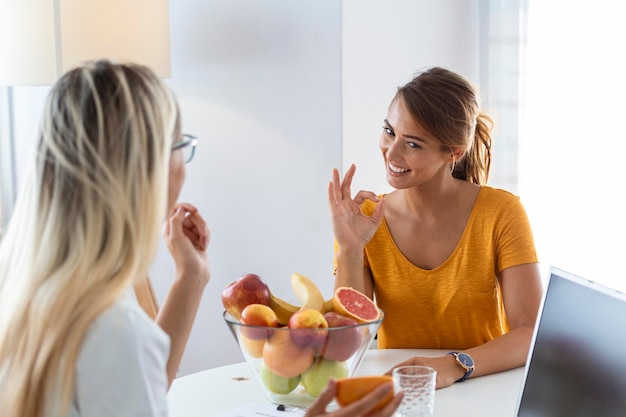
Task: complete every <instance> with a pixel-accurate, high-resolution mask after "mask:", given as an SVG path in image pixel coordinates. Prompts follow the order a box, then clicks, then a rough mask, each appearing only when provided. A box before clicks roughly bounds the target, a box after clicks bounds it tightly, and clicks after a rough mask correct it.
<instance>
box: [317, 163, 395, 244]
mask: <svg viewBox="0 0 626 417" xmlns="http://www.w3.org/2000/svg"><path fill="white" fill-rule="evenodd" d="M355 171H356V165H354V164H352V165H351V166H350V168H349V169H348V171H347V172H346V175H345V176H344V178H343V181H341V182H340V181H339V171H338V170H337V169H333V179H332V181H330V183H329V184H328V205H329V206H330V214H331V221H332V225H333V232H334V234H335V239H336V240H337V243H338V244H339V246H340V247H342V248H345V249H358V250H361V249H362V248H363V247H365V245H366V244H367V242H369V241H370V239H371V238H372V237H373V236H374V233H376V230H377V229H378V226H380V223H381V222H382V219H383V201H384V200H380V199H379V198H378V196H377V195H376V194H374V193H373V192H371V191H359V192H358V193H357V194H356V196H355V197H354V199H352V198H351V194H350V193H351V191H350V187H351V185H352V178H353V177H354V173H355ZM365 200H373V201H378V204H377V205H376V208H375V209H374V213H373V214H372V215H371V216H366V215H364V214H363V213H362V212H361V205H362V204H363V203H364V202H365ZM379 200H380V201H379Z"/></svg>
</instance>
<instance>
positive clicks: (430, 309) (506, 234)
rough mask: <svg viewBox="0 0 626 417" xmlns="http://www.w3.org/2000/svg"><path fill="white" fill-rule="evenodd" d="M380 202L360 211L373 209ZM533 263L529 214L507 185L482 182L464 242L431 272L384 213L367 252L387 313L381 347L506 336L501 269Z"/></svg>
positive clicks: (452, 344) (464, 345)
mask: <svg viewBox="0 0 626 417" xmlns="http://www.w3.org/2000/svg"><path fill="white" fill-rule="evenodd" d="M375 204H376V203H374V202H372V201H369V200H368V201H367V202H366V203H365V204H364V205H363V207H362V211H363V212H364V213H365V214H368V215H370V214H371V213H372V212H373V210H374V206H375ZM535 262H537V254H536V251H535V245H534V241H533V236H532V232H531V228H530V224H529V221H528V217H527V215H526V212H525V210H524V208H523V206H522V204H521V202H520V200H519V197H517V196H515V195H513V194H511V193H509V192H507V191H504V190H500V189H495V188H492V187H486V186H484V187H482V188H481V190H480V192H479V193H478V197H477V199H476V202H475V204H474V208H473V209H472V213H471V215H470V218H469V221H468V223H467V225H466V227H465V231H464V232H463V235H462V236H461V239H460V241H459V243H458V244H457V246H456V248H455V249H454V251H453V252H452V254H451V255H450V256H449V257H448V259H447V260H446V261H445V262H444V263H443V264H441V265H440V266H438V267H437V268H435V269H433V270H425V269H422V268H419V267H417V266H415V265H413V264H412V263H410V262H409V261H408V260H407V259H406V258H405V257H404V255H403V254H402V253H401V252H400V251H399V250H398V248H397V247H396V245H395V242H394V241H393V239H392V237H391V234H390V232H389V229H388V227H387V223H386V222H385V220H384V219H383V222H382V224H381V226H380V227H379V228H378V230H377V232H376V234H375V235H374V237H373V238H372V240H371V241H370V242H369V243H368V244H367V245H366V247H365V254H364V264H365V266H369V268H370V269H371V271H372V276H373V277H374V295H375V300H376V303H377V305H378V306H379V307H380V308H381V309H382V310H383V311H384V312H385V319H384V320H383V323H382V325H381V327H380V330H379V332H378V347H379V348H422V349H459V350H462V349H468V348H471V347H474V346H478V345H481V344H483V343H485V342H487V341H489V340H492V339H494V338H496V337H498V336H501V335H502V334H504V333H506V332H507V331H508V329H509V328H508V323H507V320H506V314H505V311H504V304H503V301H502V291H501V287H500V282H499V280H498V276H497V274H498V273H499V272H500V271H502V270H504V269H506V268H509V267H512V266H516V265H522V264H527V263H535Z"/></svg>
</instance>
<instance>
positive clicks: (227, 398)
mask: <svg viewBox="0 0 626 417" xmlns="http://www.w3.org/2000/svg"><path fill="white" fill-rule="evenodd" d="M445 353H447V351H440V350H423V349H380V350H379V349H371V350H369V351H367V352H366V354H365V357H364V359H363V362H362V363H361V366H360V367H359V369H358V370H357V374H358V375H379V374H382V373H384V372H386V371H387V370H389V369H390V368H391V367H392V366H393V365H395V364H397V363H399V362H401V361H403V360H405V359H407V358H409V357H411V356H424V357H435V356H441V355H442V354H445ZM523 375H524V369H523V368H517V369H513V370H510V371H506V372H502V373H498V374H494V375H487V376H482V377H479V378H473V379H468V380H467V381H465V382H463V383H458V384H454V385H452V386H450V387H448V388H443V389H439V390H437V391H436V393H435V416H436V417H456V416H461V417H474V416H475V417H491V416H493V417H509V416H513V415H514V413H515V406H516V404H517V398H518V394H519V391H520V386H521V382H522V378H523ZM168 400H169V405H170V416H171V417H212V416H215V415H218V414H220V413H222V412H224V411H227V410H232V409H235V408H237V407H240V406H242V405H246V404H249V403H253V402H269V400H267V399H266V398H265V396H264V394H263V391H262V390H261V387H260V385H259V382H258V381H257V380H256V379H255V376H254V374H253V373H252V370H251V369H250V366H249V365H248V364H247V363H245V362H241V363H238V364H235V365H228V366H222V367H219V368H213V369H209V370H206V371H202V372H198V373H195V374H191V375H187V376H184V377H181V378H178V379H176V380H175V381H174V383H173V384H172V387H171V388H170V392H169V394H168Z"/></svg>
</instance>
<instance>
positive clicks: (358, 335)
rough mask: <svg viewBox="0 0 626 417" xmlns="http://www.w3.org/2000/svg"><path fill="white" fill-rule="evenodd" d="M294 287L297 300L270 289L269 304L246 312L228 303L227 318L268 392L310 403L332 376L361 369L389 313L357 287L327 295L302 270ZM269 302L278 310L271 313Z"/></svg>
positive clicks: (280, 400) (277, 399) (281, 399)
mask: <svg viewBox="0 0 626 417" xmlns="http://www.w3.org/2000/svg"><path fill="white" fill-rule="evenodd" d="M294 277H295V278H294ZM259 278H260V277H259ZM268 288H269V287H268ZM292 288H293V289H294V292H295V293H296V296H297V298H298V301H297V302H295V303H293V302H286V301H284V300H282V299H280V298H278V297H276V296H275V295H274V294H272V293H271V291H270V303H269V305H263V306H262V307H259V306H254V307H253V306H250V307H248V306H241V310H239V311H241V313H240V317H235V316H234V315H233V314H232V313H230V312H229V311H228V309H227V310H226V311H225V312H224V320H225V322H226V324H227V325H228V327H229V329H230V330H231V332H232V334H233V336H234V337H235V340H236V341H237V344H238V345H239V348H240V349H241V352H242V354H243V356H244V358H245V360H246V362H247V363H248V364H249V365H250V366H251V368H252V370H253V371H254V373H255V376H256V377H257V380H258V382H259V383H260V385H261V387H262V389H263V391H264V393H265V395H266V397H267V398H268V399H269V400H270V401H272V402H274V403H277V404H285V405H291V406H294V407H305V408H306V407H308V406H310V405H311V404H312V403H313V402H314V401H315V398H316V397H317V396H318V395H319V394H320V393H321V392H322V391H323V389H324V387H325V386H326V384H327V383H328V380H329V379H330V378H335V379H341V378H346V377H351V376H354V375H355V372H356V371H357V369H358V367H359V365H360V363H361V360H362V359H363V355H364V354H365V352H366V351H367V349H369V347H370V345H371V342H372V341H373V340H374V337H375V336H376V332H377V331H378V328H379V327H380V324H381V322H382V320H383V319H384V314H383V312H382V311H381V310H380V309H378V308H377V307H376V305H375V304H374V302H373V301H371V300H370V299H369V298H368V297H366V296H365V295H363V294H361V293H359V292H358V291H356V290H354V289H352V288H349V289H342V290H341V291H335V293H334V294H333V296H332V297H331V298H330V299H328V300H324V299H323V297H322V295H321V292H320V291H319V289H318V288H317V286H316V285H315V284H314V283H313V281H311V280H310V279H309V278H307V277H305V276H303V275H301V274H296V273H294V275H292ZM338 290H339V289H338ZM253 304H255V303H253ZM335 305H338V306H340V308H341V313H340V312H338V311H335V307H334V306H335ZM225 307H226V306H225ZM268 308H269V309H270V310H274V308H276V310H274V312H273V313H270V312H269V311H268ZM347 314H349V315H350V316H348V315H347ZM274 316H276V318H277V320H276V321H274Z"/></svg>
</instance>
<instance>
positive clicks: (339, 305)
mask: <svg viewBox="0 0 626 417" xmlns="http://www.w3.org/2000/svg"><path fill="white" fill-rule="evenodd" d="M333 307H334V309H335V312H337V313H339V314H342V315H344V316H348V317H352V318H353V319H355V320H356V321H358V322H359V323H369V322H371V321H374V320H378V318H379V317H380V310H378V307H376V304H374V302H373V301H372V300H370V298H369V297H368V296H367V295H365V294H363V293H362V292H360V291H358V290H355V289H354V288H352V287H339V288H337V289H336V290H335V294H334V295H333Z"/></svg>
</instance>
